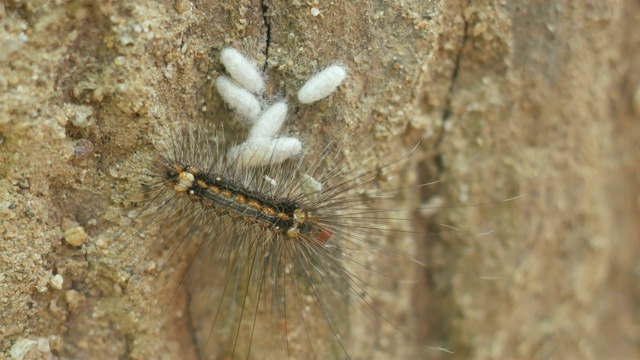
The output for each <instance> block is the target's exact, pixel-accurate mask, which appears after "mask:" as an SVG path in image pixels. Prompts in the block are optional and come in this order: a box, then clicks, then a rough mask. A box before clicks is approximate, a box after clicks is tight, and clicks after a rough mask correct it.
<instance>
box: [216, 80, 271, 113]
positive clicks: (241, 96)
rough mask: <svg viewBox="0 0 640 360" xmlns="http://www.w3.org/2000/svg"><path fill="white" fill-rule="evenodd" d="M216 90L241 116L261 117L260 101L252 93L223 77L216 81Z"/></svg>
mask: <svg viewBox="0 0 640 360" xmlns="http://www.w3.org/2000/svg"><path fill="white" fill-rule="evenodd" d="M216 88H217V89H218V92H219V93H220V96H222V98H223V99H224V101H226V102H227V104H229V106H231V107H232V108H233V109H234V110H235V111H237V112H238V113H239V114H240V115H243V116H246V117H248V118H250V119H252V120H253V119H255V118H257V117H258V115H260V101H258V98H256V97H255V96H254V95H253V94H252V93H250V92H249V91H247V90H245V89H244V88H242V87H240V86H238V84H237V83H235V82H234V81H233V80H231V79H230V78H228V77H226V76H224V75H221V76H220V77H218V79H217V80H216Z"/></svg>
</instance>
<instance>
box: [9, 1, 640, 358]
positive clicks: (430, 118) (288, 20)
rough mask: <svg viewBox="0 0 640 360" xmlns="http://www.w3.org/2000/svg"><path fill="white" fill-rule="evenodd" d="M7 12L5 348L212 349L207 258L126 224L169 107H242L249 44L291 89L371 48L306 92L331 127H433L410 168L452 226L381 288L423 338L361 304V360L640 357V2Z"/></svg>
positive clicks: (212, 113) (60, 5) (340, 132)
mask: <svg viewBox="0 0 640 360" xmlns="http://www.w3.org/2000/svg"><path fill="white" fill-rule="evenodd" d="M314 9H317V10H319V11H320V14H319V15H317V16H314V15H313V14H312V10H313V11H315V10H314ZM0 20H1V22H2V25H3V26H2V27H1V28H0V50H1V51H0V94H1V95H0V133H1V134H0V314H1V316H0V357H6V358H12V357H14V358H24V359H40V358H42V359H46V358H52V357H53V358H132V359H152V358H166V359H173V358H193V357H195V356H196V355H197V352H196V350H195V349H194V339H195V338H197V336H198V332H201V331H203V330H202V329H199V328H198V327H200V326H206V324H198V321H196V320H194V319H199V318H200V317H204V315H203V314H200V313H199V312H198V311H206V310H202V309H203V307H202V306H201V305H198V304H191V303H190V298H189V296H188V295H189V294H188V292H187V291H185V290H176V289H181V287H179V286H178V285H179V284H180V282H181V279H182V277H181V274H182V273H183V272H184V271H185V268H186V266H187V265H186V264H174V266H172V267H171V268H170V269H166V270H165V271H158V269H159V268H161V267H162V265H163V264H162V260H161V259H163V258H165V259H166V254H167V253H168V250H166V249H164V250H158V248H159V247H161V246H159V245H158V244H156V243H155V242H156V241H157V237H154V236H147V237H144V238H143V237H133V236H132V237H122V236H119V235H118V234H120V233H121V232H122V231H123V229H127V228H130V227H133V226H135V223H136V222H135V221H133V220H132V219H131V218H130V216H129V215H130V214H129V210H130V208H131V206H132V202H134V200H133V199H131V198H130V196H129V195H128V194H132V193H135V191H136V189H137V187H138V185H137V179H135V178H132V177H129V176H128V175H127V174H129V173H130V172H131V171H132V169H135V170H137V171H139V170H140V168H141V167H143V166H144V164H145V160H147V159H148V157H149V155H150V154H151V153H152V152H153V146H152V144H153V141H154V139H157V138H158V136H161V133H159V132H158V131H156V129H157V128H158V127H159V125H161V124H166V123H167V122H171V121H173V120H174V119H182V118H192V119H198V120H201V121H204V122H210V123H213V124H225V126H227V125H228V124H229V120H228V119H232V118H233V113H232V112H231V111H229V110H228V109H227V108H226V107H225V105H224V103H223V102H222V101H221V100H220V98H219V96H218V95H217V94H216V92H215V90H214V89H213V87H212V79H214V78H215V77H216V76H217V75H218V74H219V73H220V71H222V68H221V66H220V65H219V61H218V59H217V56H218V53H219V51H220V50H221V49H222V48H224V47H227V46H234V47H237V48H239V49H241V50H242V51H243V52H244V53H246V54H249V55H252V56H254V57H255V58H256V59H257V60H258V62H259V63H261V64H264V69H265V72H266V74H267V76H268V81H267V84H268V85H267V90H266V91H267V94H269V95H272V96H274V97H279V98H287V99H294V96H295V92H296V91H297V89H298V88H299V87H300V85H301V84H302V83H303V82H304V80H305V79H306V78H308V77H309V76H310V75H311V74H313V73H314V72H315V71H317V70H319V69H321V68H323V67H325V66H327V65H329V64H331V63H333V62H334V61H336V60H339V61H341V62H342V63H344V64H346V65H347V66H348V68H349V77H348V80H347V81H346V83H345V84H344V86H342V87H341V89H340V91H339V93H338V94H336V95H334V96H332V98H331V99H330V100H329V101H325V102H322V103H320V104H318V105H314V106H313V107H301V106H294V107H293V109H292V110H291V113H290V116H289V120H288V123H287V127H288V130H289V131H290V132H292V133H296V134H300V136H301V137H302V139H303V140H304V142H305V144H307V145H308V146H309V147H313V146H315V147H316V149H317V145H318V144H322V143H325V142H326V141H329V140H336V141H340V142H341V146H343V148H344V154H346V156H347V157H351V158H352V159H351V160H353V161H355V159H357V158H358V156H359V155H360V153H361V152H362V150H363V149H367V148H369V147H371V146H375V148H374V151H375V154H376V156H377V157H378V158H379V163H380V164H384V163H388V162H389V161H391V160H392V159H397V158H399V157H402V156H403V155H405V154H407V153H408V152H409V151H410V150H411V149H412V148H413V147H414V146H415V144H416V143H418V142H419V146H418V149H417V150H416V152H415V153H414V155H413V156H412V157H411V159H410V161H409V162H407V163H406V164H405V165H404V166H403V167H401V168H400V169H399V170H398V171H397V173H393V174H391V175H392V176H390V178H389V179H386V180H387V182H388V184H387V186H391V187H395V188H406V189H416V190H415V191H408V190H407V191H406V192H404V198H406V199H405V200H402V199H399V202H400V203H401V205H402V201H404V204H405V205H404V206H405V207H406V210H404V211H403V212H401V213H400V214H399V215H398V216H399V217H403V218H405V219H407V218H413V219H414V221H412V224H413V226H414V228H413V229H410V230H412V232H413V233H415V234H425V233H426V234H430V235H429V236H417V237H416V238H415V239H414V242H413V243H414V244H415V249H413V247H411V246H410V247H409V248H408V249H413V250H411V251H415V257H416V258H419V259H421V260H422V261H424V262H425V263H426V264H427V265H426V266H425V267H419V266H418V267H412V266H410V265H404V264H403V265H402V266H400V267H399V270H398V271H399V274H400V275H399V276H406V278H416V277H417V278H418V279H419V282H418V283H417V284H412V285H411V286H400V285H397V284H396V285H397V286H398V288H397V289H396V290H397V292H395V293H394V292H389V291H387V292H384V293H383V295H382V296H381V301H382V302H383V303H385V304H386V305H387V306H388V307H389V308H392V309H393V312H394V313H393V316H394V318H395V319H397V320H396V321H398V322H400V323H402V326H404V327H407V328H409V329H412V332H413V333H414V336H412V339H411V338H408V337H406V336H403V335H402V334H398V333H397V332H382V331H375V330H374V329H373V328H371V327H370V326H364V325H359V324H360V321H359V320H358V319H357V318H352V322H353V335H352V336H353V337H354V338H356V339H358V340H359V341H361V343H362V344H361V345H360V346H358V347H356V348H355V350H354V351H353V352H351V353H350V354H349V355H350V356H351V357H352V358H371V357H376V358H400V357H405V358H407V357H408V356H412V357H415V358H477V359H488V358H495V359H505V358H540V359H551V358H585V359H599V358H634V357H639V356H640V351H639V346H640V327H639V326H638V324H639V323H640V318H639V316H640V313H639V312H638V304H639V301H640V290H639V289H640V271H639V269H640V261H639V259H640V257H639V256H640V242H638V239H640V225H639V224H640V223H639V222H638V221H637V220H638V219H639V218H640V190H639V189H640V187H639V186H638V184H639V183H640V163H639V161H638V159H640V63H639V62H638V59H639V58H640V25H639V24H640V3H639V2H638V1H633V0H626V1H625V0H617V1H616V0H612V1H599V0H593V1H587V0H585V1H551V0H535V1H529V0H514V1H506V0H505V1H483V0H479V1H437V0H434V1H425V0H405V1H402V0H388V1H322V0H321V1H314V2H307V1H297V0H293V1H285V0H262V1H260V0H249V1H204V0H194V1H189V0H172V1H157V2H147V1H127V2H112V1H95V2H92V1H64V0H63V1H55V2H48V1H36V0H34V1H28V0H25V1H19V0H10V1H6V2H4V3H2V4H0ZM229 127H230V128H233V126H232V125H231V124H230V125H229ZM345 135H346V136H345ZM357 170H358V169H355V170H354V171H357ZM435 179H442V181H440V182H438V183H437V184H436V185H434V186H430V187H420V188H418V187H417V185H418V184H424V183H428V182H431V181H433V180H435ZM518 195H521V198H519V199H518V200H516V201H511V202H507V203H502V202H501V201H502V200H505V199H508V198H511V197H514V196H518ZM412 198H413V199H412ZM415 199H419V200H420V201H419V202H425V203H426V202H428V201H429V200H432V203H438V202H437V201H433V199H444V205H445V206H444V207H442V208H441V209H439V211H437V212H436V213H435V214H425V212H424V211H422V212H420V211H419V210H418V209H417V208H416V206H415V203H416V201H415ZM410 200H413V201H410ZM440 203H441V202H440ZM411 204H413V205H411ZM474 204H476V205H474ZM477 204H479V205H477ZM429 224H446V225H450V226H452V227H455V228H457V229H460V231H457V232H456V231H452V230H450V229H449V230H445V231H441V229H442V227H441V226H434V225H429ZM81 229H83V230H81ZM439 229H440V230H439ZM487 229H491V230H492V232H491V233H489V234H486V235H484V236H476V235H477V234H480V233H482V232H484V231H486V230H487ZM83 231H84V233H86V235H87V241H86V243H84V244H83V245H81V246H72V245H70V244H69V242H73V239H75V240H78V241H80V242H82V241H83ZM63 239H66V240H63ZM69 239H71V241H69ZM123 239H125V240H126V241H125V240H123ZM392 240H393V239H390V241H392ZM378 265H379V266H380V267H389V268H393V267H394V266H397V264H378ZM413 272H415V274H416V275H413ZM402 274H404V275H402ZM54 275H60V276H61V277H62V279H63V282H62V283H61V284H60V283H59V282H57V281H59V280H60V277H56V278H55V280H54ZM372 285H373V286H375V285H376V284H372ZM354 316H357V315H354ZM203 323H205V322H203ZM265 331H268V330H265ZM254 346H257V347H259V351H260V353H261V354H264V358H269V357H271V356H276V355H271V353H270V351H271V348H270V347H271V346H272V344H270V343H269V342H268V341H256V343H255V344H254ZM301 357H304V356H301Z"/></svg>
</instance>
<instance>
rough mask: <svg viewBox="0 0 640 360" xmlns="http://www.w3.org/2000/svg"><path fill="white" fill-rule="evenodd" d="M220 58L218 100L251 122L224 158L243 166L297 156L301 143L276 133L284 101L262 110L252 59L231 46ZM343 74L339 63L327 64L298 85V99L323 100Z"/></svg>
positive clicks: (260, 81) (258, 74)
mask: <svg viewBox="0 0 640 360" xmlns="http://www.w3.org/2000/svg"><path fill="white" fill-rule="evenodd" d="M220 61H221V62H222V64H223V65H224V68H225V69H226V70H227V72H228V73H229V76H230V77H228V76H225V75H221V76H219V77H218V79H217V80H216V88H217V89H218V92H219V93H220V96H222V99H223V100H224V101H225V102H226V103H227V104H228V105H229V106H230V107H231V108H233V109H234V110H235V111H236V112H237V113H238V114H240V115H241V116H243V117H244V118H246V119H248V120H249V123H250V124H251V129H250V130H249V136H248V138H247V140H246V141H245V142H243V143H242V144H240V145H238V146H236V147H234V148H232V149H231V150H229V152H228V153H227V160H228V161H229V162H230V163H232V164H235V165H236V166H239V167H242V168H245V167H257V166H265V165H269V164H277V163H280V162H283V161H285V160H287V159H289V158H292V157H294V156H297V155H299V154H300V153H301V152H302V143H301V142H300V140H299V139H298V138H295V137H285V136H279V133H280V129H281V128H282V125H283V124H284V122H285V120H286V119H287V111H288V107H287V103H286V102H284V101H280V102H276V103H274V104H272V105H270V106H268V107H267V108H266V109H264V110H263V109H262V103H263V101H261V96H262V93H263V92H264V86H265V81H264V77H263V76H262V73H261V72H260V70H258V67H257V66H256V65H255V62H254V61H252V60H249V59H247V58H246V57H244V56H243V55H242V54H241V53H240V52H238V51H237V50H236V49H233V48H226V49H224V50H222V51H221V52H220ZM346 76H347V71H346V69H345V68H344V67H343V66H340V65H332V66H329V67H328V68H326V69H324V70H322V71H320V72H319V73H317V74H316V75H314V76H313V77H311V79H309V80H308V81H307V82H306V83H305V84H304V85H303V86H302V88H301V89H300V91H299V92H298V100H299V101H300V102H301V103H303V104H311V103H313V102H316V101H318V100H321V99H324V98H325V97H327V96H329V95H331V93H333V92H334V91H335V90H336V89H337V88H338V86H339V85H340V84H341V83H342V81H343V80H344V79H345V77H346Z"/></svg>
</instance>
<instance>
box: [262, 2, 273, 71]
mask: <svg viewBox="0 0 640 360" xmlns="http://www.w3.org/2000/svg"><path fill="white" fill-rule="evenodd" d="M260 10H261V11H262V20H263V21H264V27H265V29H266V33H267V39H266V45H265V49H264V56H265V59H269V45H271V22H270V21H269V17H268V15H267V12H268V11H269V5H267V4H266V0H260ZM267 66H268V61H265V62H264V66H263V68H262V71H267Z"/></svg>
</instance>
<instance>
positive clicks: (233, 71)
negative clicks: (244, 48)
mask: <svg viewBox="0 0 640 360" xmlns="http://www.w3.org/2000/svg"><path fill="white" fill-rule="evenodd" d="M220 61H221V62H222V64H223V65H224V68H225V69H227V72H229V75H231V77H232V78H233V79H234V80H235V81H237V82H238V84H240V85H241V86H242V87H244V88H245V89H247V90H249V91H251V92H253V93H256V94H257V93H260V92H262V90H263V89H264V79H263V78H262V74H261V73H260V71H258V67H257V66H256V65H255V64H254V63H253V61H251V60H249V59H247V58H246V57H244V56H243V55H242V54H240V52H238V50H236V49H234V48H226V49H224V50H222V51H221V52H220Z"/></svg>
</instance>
